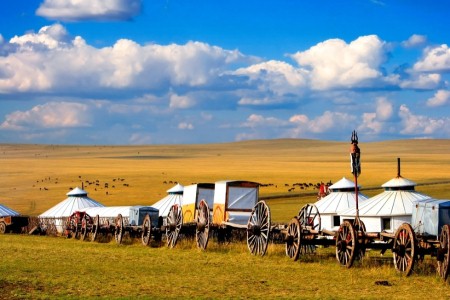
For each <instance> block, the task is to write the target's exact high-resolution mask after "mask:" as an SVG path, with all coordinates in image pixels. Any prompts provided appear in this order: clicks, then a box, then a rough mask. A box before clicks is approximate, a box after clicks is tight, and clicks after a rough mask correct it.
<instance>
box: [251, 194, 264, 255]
mask: <svg viewBox="0 0 450 300" xmlns="http://www.w3.org/2000/svg"><path fill="white" fill-rule="evenodd" d="M269 234H270V209H269V207H268V206H267V204H266V203H265V202H264V201H259V202H258V203H256V205H255V206H254V207H253V209H252V213H251V215H250V218H249V220H248V223H247V247H248V249H249V250H250V252H251V253H252V254H253V255H261V256H264V254H266V251H267V245H268V244H269Z"/></svg>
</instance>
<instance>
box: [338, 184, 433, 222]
mask: <svg viewBox="0 0 450 300" xmlns="http://www.w3.org/2000/svg"><path fill="white" fill-rule="evenodd" d="M427 199H430V196H427V195H424V194H422V193H419V192H416V191H411V190H409V191H408V190H407V191H403V190H395V191H384V192H382V193H381V194H378V195H376V196H374V197H372V198H369V199H368V200H367V201H365V202H364V203H363V204H362V205H360V206H359V215H360V216H366V217H391V216H410V215H412V211H413V207H414V202H415V201H422V200H427ZM339 214H340V215H342V216H354V215H355V214H356V208H355V207H353V208H350V209H348V210H345V211H342V212H340V213H339Z"/></svg>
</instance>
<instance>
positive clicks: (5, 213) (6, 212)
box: [0, 204, 20, 217]
mask: <svg viewBox="0 0 450 300" xmlns="http://www.w3.org/2000/svg"><path fill="white" fill-rule="evenodd" d="M18 215H20V214H19V213H18V212H17V211H15V210H13V209H11V208H9V207H7V206H5V205H2V204H0V217H9V216H18Z"/></svg>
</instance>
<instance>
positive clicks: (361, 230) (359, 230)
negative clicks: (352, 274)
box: [353, 218, 368, 260]
mask: <svg viewBox="0 0 450 300" xmlns="http://www.w3.org/2000/svg"><path fill="white" fill-rule="evenodd" d="M353 227H354V228H355V233H356V237H357V239H358V243H357V249H356V256H355V259H357V260H362V259H363V258H364V256H365V255H366V244H367V243H368V240H367V236H366V224H364V222H363V221H361V219H360V218H355V219H354V220H353Z"/></svg>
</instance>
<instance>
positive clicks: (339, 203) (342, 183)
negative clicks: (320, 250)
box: [314, 177, 368, 231]
mask: <svg viewBox="0 0 450 300" xmlns="http://www.w3.org/2000/svg"><path fill="white" fill-rule="evenodd" d="M359 188H360V185H358V201H359V203H364V201H366V200H367V199H368V197H367V196H366V195H364V194H361V193H360V192H359ZM328 189H329V191H330V193H329V194H328V195H327V196H325V197H323V198H322V199H320V200H319V201H317V202H316V203H314V205H315V206H316V207H317V209H318V210H319V213H320V217H321V223H322V228H323V229H326V230H331V231H336V230H338V229H339V226H340V224H341V220H340V217H339V214H338V213H339V212H341V211H344V210H346V209H349V208H352V207H354V206H355V205H356V194H355V183H354V182H353V181H351V180H348V179H347V178H345V177H343V178H342V179H341V180H339V181H338V182H336V183H335V184H333V185H331V186H330V187H329V188H328Z"/></svg>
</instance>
